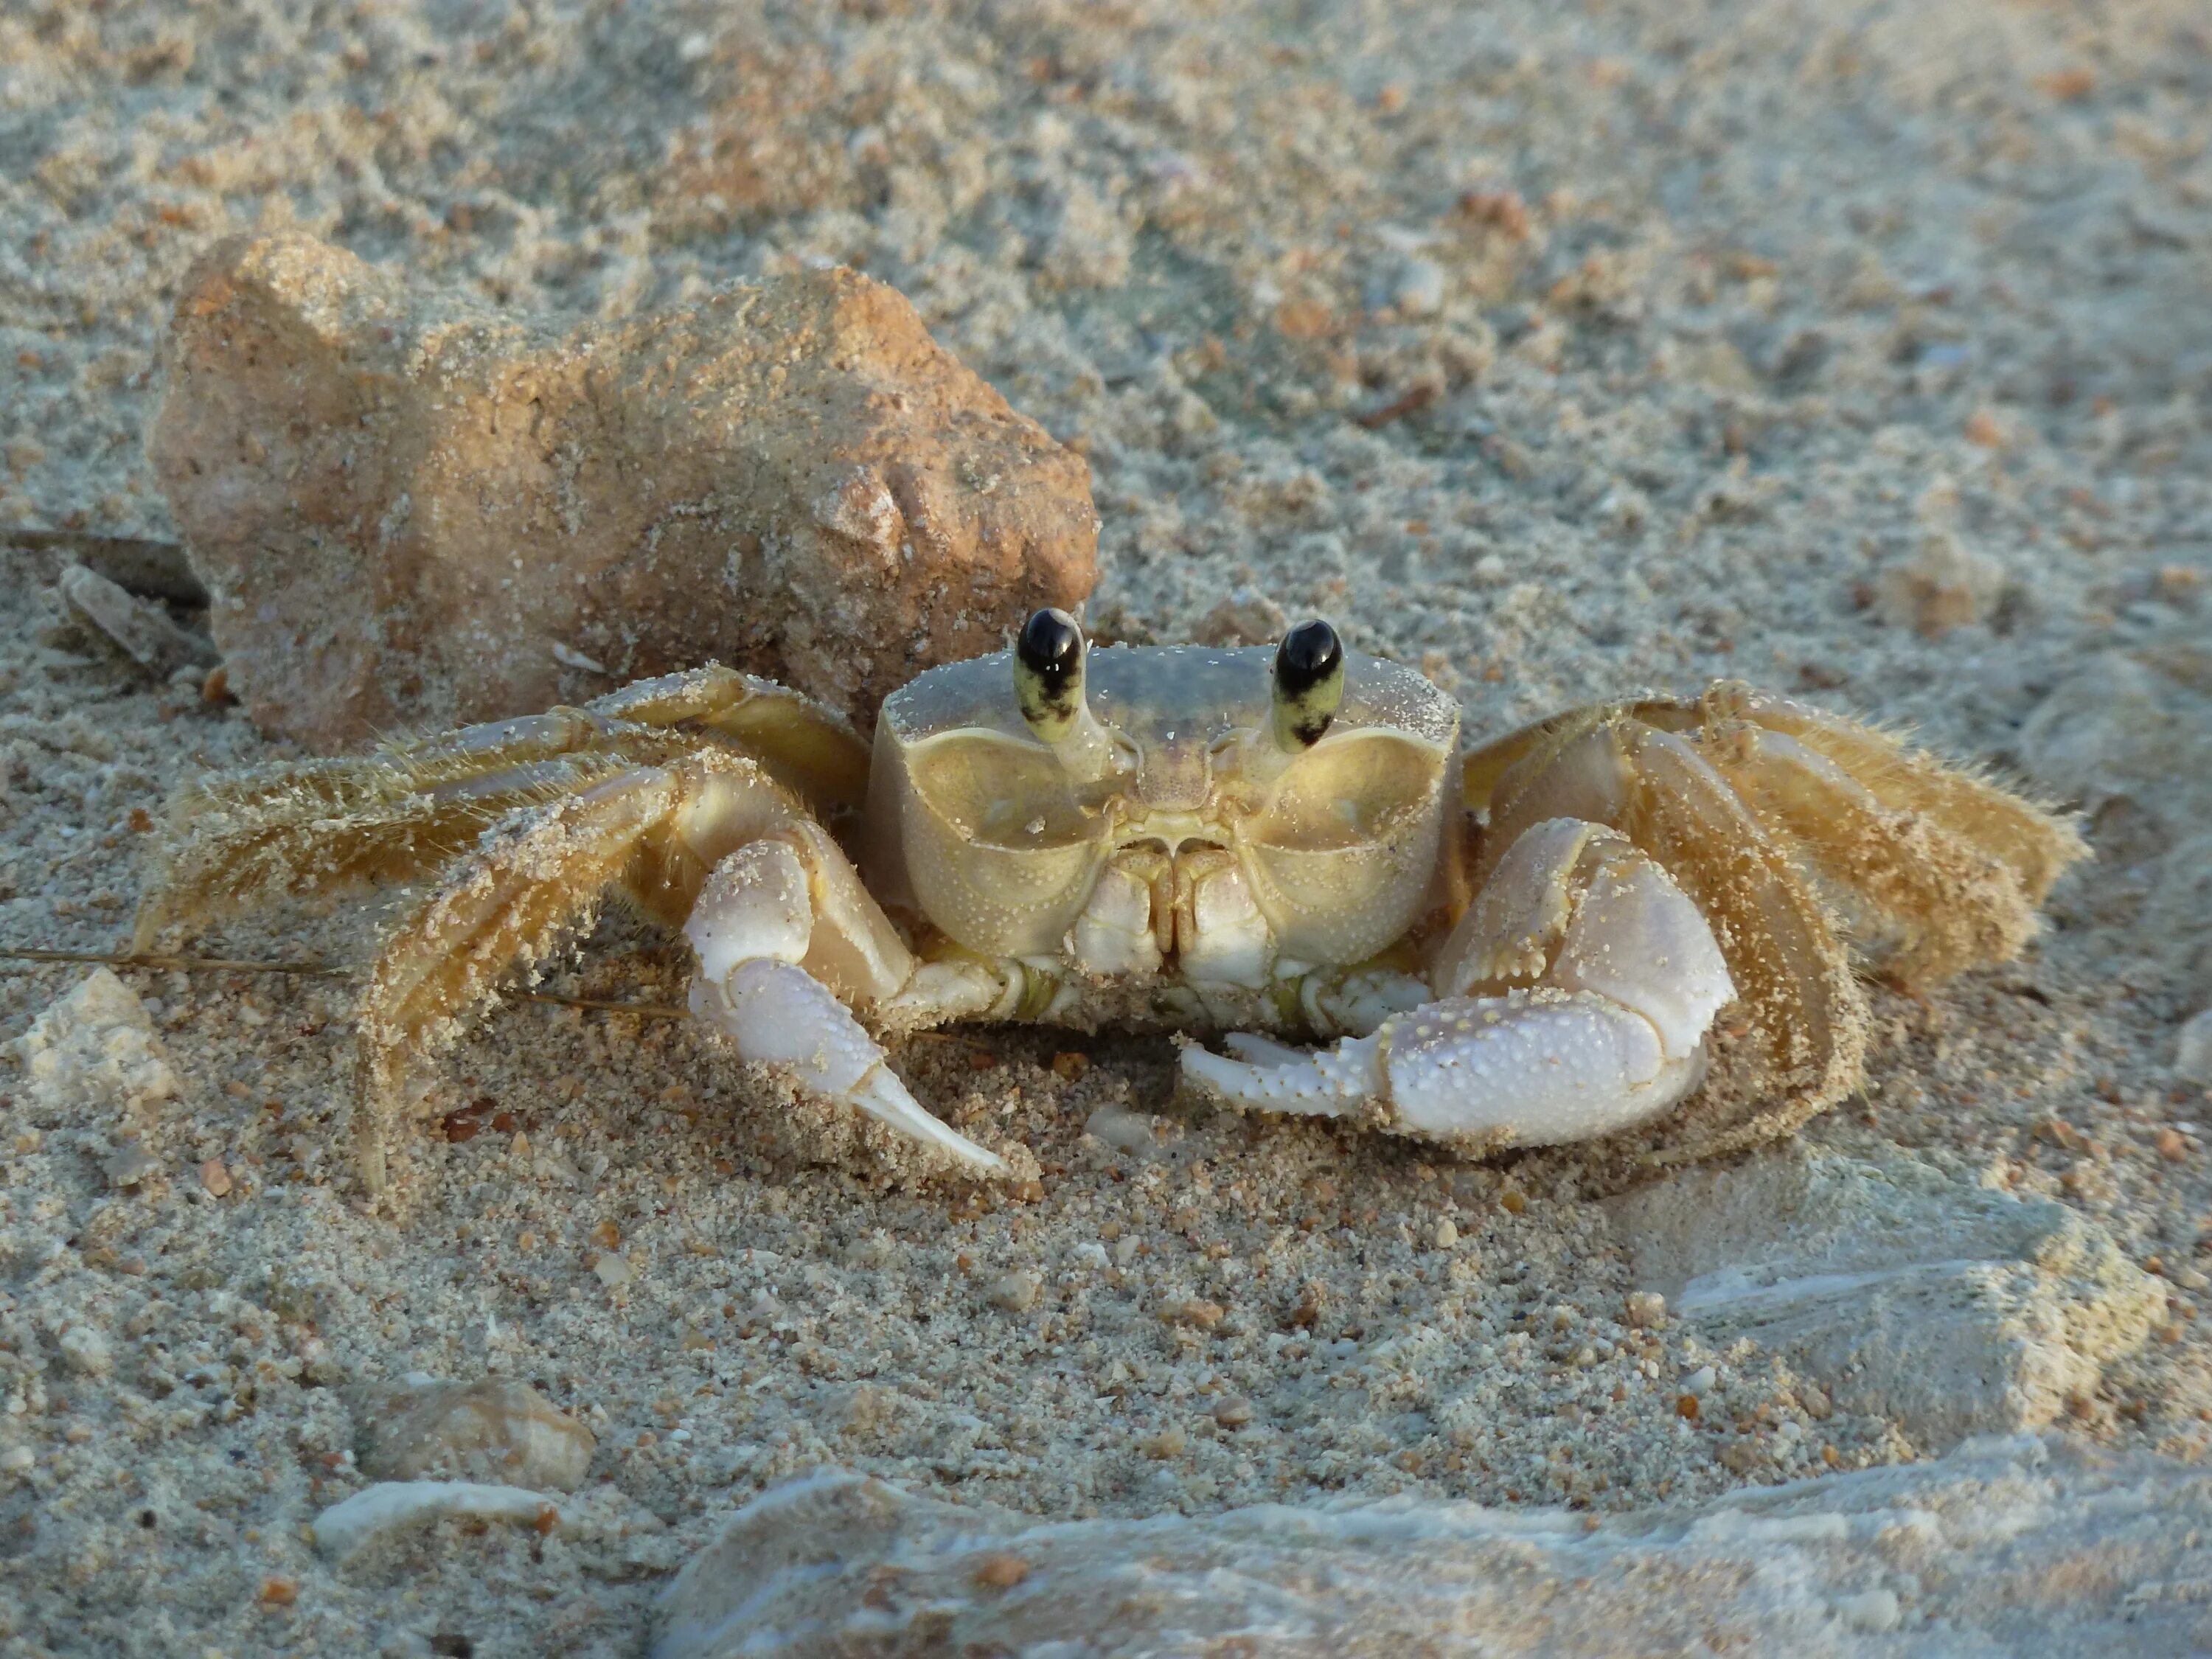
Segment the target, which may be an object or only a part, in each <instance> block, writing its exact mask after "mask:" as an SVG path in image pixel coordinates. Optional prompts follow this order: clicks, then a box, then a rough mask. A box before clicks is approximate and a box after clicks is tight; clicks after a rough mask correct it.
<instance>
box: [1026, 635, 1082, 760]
mask: <svg viewBox="0 0 2212 1659" xmlns="http://www.w3.org/2000/svg"><path fill="white" fill-rule="evenodd" d="M1014 698H1015V701H1016V702H1018V703H1019V704H1020V705H1021V710H1022V718H1023V719H1024V720H1027V721H1028V722H1029V726H1030V731H1032V732H1036V734H1037V736H1038V737H1039V738H1042V740H1043V741H1044V742H1046V743H1048V744H1054V746H1055V747H1056V746H1058V745H1059V744H1063V743H1066V741H1067V740H1068V738H1070V737H1072V736H1073V734H1074V732H1075V728H1076V726H1078V724H1079V723H1080V721H1081V720H1082V718H1083V712H1084V709H1083V630H1082V629H1079V628H1078V627H1077V626H1076V625H1075V618H1074V617H1071V616H1069V615H1068V614H1067V612H1066V611H1058V610H1044V611H1038V612H1037V613H1036V615H1035V616H1033V617H1030V619H1029V621H1028V622H1026V623H1024V624H1023V625H1022V633H1021V637H1020V638H1019V639H1018V640H1017V641H1015V642H1014Z"/></svg>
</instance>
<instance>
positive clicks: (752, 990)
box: [691, 957, 1006, 1175]
mask: <svg viewBox="0 0 2212 1659" xmlns="http://www.w3.org/2000/svg"><path fill="white" fill-rule="evenodd" d="M691 1012H693V1013H694V1014H696V1015H697V1016H698V1017H699V1018H702V1019H703V1020H705V1021H706V1022H707V1023H708V1024H711V1025H713V1026H714V1027H715V1028H716V1029H717V1030H720V1031H721V1032H722V1033H723V1034H724V1035H725V1036H728V1037H729V1038H730V1039H731V1041H732V1042H734V1043H735V1044H736V1045H737V1048H738V1053H739V1054H743V1055H744V1057H745V1058H746V1059H747V1060H757V1061H759V1062H761V1063H762V1064H763V1065H769V1066H787V1067H789V1068H790V1069H791V1071H792V1072H793V1073H794V1074H796V1076H797V1078H798V1079H799V1085H800V1086H801V1087H802V1088H803V1089H805V1091H807V1092H808V1093H810V1094H816V1095H821V1096H823V1097H827V1098H829V1099H830V1100H834V1101H836V1102H839V1103H842V1104H843V1105H847V1106H854V1107H858V1108H859V1109H860V1110H861V1111H863V1112H866V1114H867V1115H869V1116H870V1117H872V1118H875V1119H877V1120H878V1121H881V1122H884V1123H887V1124H889V1125H890V1127H892V1128H894V1129H896V1130H899V1131H900V1132H902V1133H905V1134H908V1135H911V1136H912V1137H913V1138H914V1139H916V1140H920V1141H924V1142H927V1144H928V1145H930V1146H934V1147H936V1148H937V1149H938V1150H939V1152H945V1153H946V1154H948V1155H949V1156H950V1157H951V1158H953V1159H955V1160H956V1161H957V1162H958V1163H959V1164H962V1165H963V1166H965V1167H966V1168H968V1169H969V1170H973V1171H975V1173H977V1174H979V1175H1003V1174H1005V1173H1006V1160H1005V1159H1004V1158H1000V1156H999V1155H998V1154H997V1153H996V1152H991V1151H989V1150H987V1148H984V1147H981V1146H977V1145H976V1144H975V1142H974V1141H972V1140H970V1139H968V1137H967V1136H965V1135H963V1134H962V1133H959V1132H958V1131H957V1130H956V1129H953V1128H951V1127H950V1126H948V1125H946V1124H945V1123H944V1122H943V1121H940V1120H939V1119H938V1118H935V1117H933V1116H932V1115H930V1114H929V1113H927V1112H926V1111H924V1110H923V1109H921V1105H920V1104H919V1103H917V1102H916V1101H915V1097H913V1096H912V1095H911V1094H909V1093H908V1092H907V1087H906V1085H905V1084H903V1083H902V1082H900V1081H899V1079H898V1076H897V1074H896V1073H894V1072H893V1071H892V1070H891V1068H890V1066H887V1065H885V1064H884V1051H883V1049H882V1048H879V1047H878V1046H877V1043H876V1040H875V1039H874V1038H873V1037H872V1036H869V1035H868V1034H867V1032H866V1030H864V1029H862V1027H861V1024H860V1021H858V1020H857V1019H854V1018H853V1015H852V1012H851V1011H850V1010H849V1009H848V1008H847V1007H846V1006H845V1005H844V1004H843V1003H842V1002H840V1001H838V1000H837V999H836V997H835V996H833V995H831V994H830V993H829V990H828V989H827V988H826V987H824V986H823V985H822V983H821V982H820V981H817V980H816V979H815V978H814V977H813V976H812V975H810V974H809V973H807V972H806V970H805V969H803V968H800V967H799V966H798V965H797V964H796V963H789V962H779V961H777V960H776V959H775V957H753V958H752V959H751V960H750V961H746V962H740V963H738V965H737V966H736V967H735V968H733V969H731V970H730V972H729V975H728V976H727V977H726V978H725V979H724V980H722V981H720V982H719V983H718V982H716V981H713V980H710V979H708V978H706V977H705V976H704V975H702V976H701V977H700V978H698V979H696V980H694V981H692V984H691Z"/></svg>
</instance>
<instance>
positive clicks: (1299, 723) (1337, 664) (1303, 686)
mask: <svg viewBox="0 0 2212 1659" xmlns="http://www.w3.org/2000/svg"><path fill="white" fill-rule="evenodd" d="M1343 701H1344V642H1343V641H1341V640H1340V639H1338V638H1337V636H1336V630H1335V629H1334V628H1331V627H1330V626H1329V625H1328V623H1325V622H1323V621H1322V620H1321V618H1320V617H1315V618H1313V620H1311V621H1310V622H1302V623H1299V624H1298V625H1297V627H1296V628H1293V629H1291V631H1290V632H1289V633H1287V634H1285V635H1283V642H1282V644H1281V645H1280V646H1279V647H1277V649H1276V652H1275V740H1276V742H1277V743H1279V744H1281V746H1282V747H1283V748H1284V749H1285V750H1287V751H1289V752H1290V753H1291V754H1296V753H1297V751H1298V750H1302V749H1310V748H1312V747H1313V746H1314V744H1317V743H1319V742H1320V741H1321V739H1322V733H1323V732H1327V731H1328V726H1329V722H1330V721H1331V720H1334V719H1335V718H1336V711H1337V707H1338V705H1339V704H1340V703H1342V702H1343Z"/></svg>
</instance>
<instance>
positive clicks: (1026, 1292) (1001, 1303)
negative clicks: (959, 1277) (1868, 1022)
mask: <svg viewBox="0 0 2212 1659" xmlns="http://www.w3.org/2000/svg"><path fill="white" fill-rule="evenodd" d="M1041 1283H1042V1281H1040V1280H1039V1279H1038V1278H1037V1276H1036V1274H1035V1273H1025V1272H1016V1273H1000V1275H999V1276H998V1277H997V1278H996V1279H993V1280H992V1281H991V1282H990V1284H989V1285H987V1286H985V1287H984V1291H983V1299H984V1300H985V1301H987V1302H988V1303H989V1304H991V1305H992V1306H993V1307H994V1308H1003V1309H1004V1310H1006V1312H1008V1313H1027V1312H1028V1311H1029V1310H1030V1309H1031V1308H1033V1307H1035V1306H1036V1299H1037V1291H1038V1289H1039V1288H1040V1285H1041Z"/></svg>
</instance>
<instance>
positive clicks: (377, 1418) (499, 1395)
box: [361, 1377, 599, 1492]
mask: <svg viewBox="0 0 2212 1659" xmlns="http://www.w3.org/2000/svg"><path fill="white" fill-rule="evenodd" d="M364 1415H365V1416H366V1417H367V1418H368V1431H367V1438H366V1443H365V1444H364V1445H363V1446H362V1449H361V1467H362V1472H363V1473H364V1474H368V1475H369V1476H370V1477H371V1478H372V1479H374V1480H426V1479H428V1478H431V1477H433V1476H439V1475H444V1476H453V1477H459V1478H460V1479H464V1480H485V1481H492V1482H495V1483H497V1484H499V1485H501V1486H527V1487H531V1488H532V1489H535V1490H538V1491H544V1492H574V1490H575V1489H576V1488H577V1487H578V1486H580V1485H581V1484H582V1483H583V1479H584V1474H585V1471H586V1469H588V1468H590V1467H591V1462H592V1454H593V1453H594V1452H595V1451H596V1450H597V1449H598V1448H599V1440H598V1438H597V1437H595V1436H594V1435H593V1434H592V1431H590V1430H589V1429H587V1428H586V1427H585V1426H584V1425H582V1424H581V1423H579V1422H578V1421H577V1420H576V1419H574V1418H573V1417H571V1416H569V1415H568V1413H566V1412H563V1411H562V1410H560V1409H559V1408H558V1407H556V1406H555V1405H554V1404H553V1402H552V1401H550V1400H548V1399H546V1398H545V1396H544V1395H542V1394H540V1393H538V1390H537V1389H533V1388H531V1387H529V1386H528V1385H527V1384H526V1383H509V1382H501V1381H500V1380H498V1379H496V1378H491V1377H487V1378H485V1379H483V1381H481V1382H477V1383H428V1384H424V1385H422V1386H408V1385H405V1384H402V1385H401V1386H400V1387H399V1388H398V1389H393V1390H390V1391H387V1392H386V1393H383V1394H381V1395H377V1396H374V1397H373V1398H372V1400H371V1401H369V1403H368V1407H367V1409H366V1411H365V1413H364Z"/></svg>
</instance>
